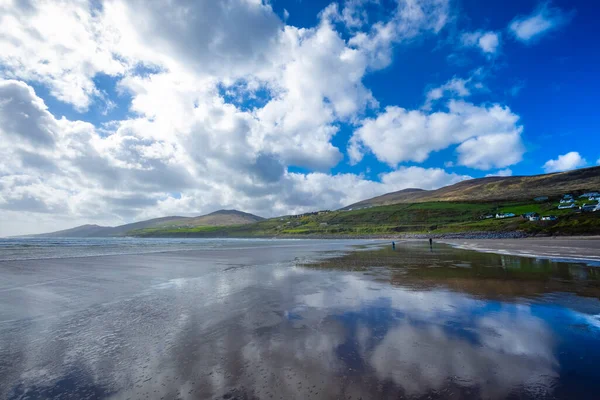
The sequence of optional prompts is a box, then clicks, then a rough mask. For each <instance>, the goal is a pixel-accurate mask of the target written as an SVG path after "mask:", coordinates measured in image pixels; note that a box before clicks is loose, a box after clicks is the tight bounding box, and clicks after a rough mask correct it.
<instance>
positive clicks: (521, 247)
mask: <svg viewBox="0 0 600 400" xmlns="http://www.w3.org/2000/svg"><path fill="white" fill-rule="evenodd" d="M439 243H444V244H447V245H449V246H452V247H455V248H460V249H465V250H473V251H478V252H482V253H495V254H502V255H511V256H519V257H529V258H542V259H550V260H555V261H563V262H569V261H571V262H586V263H593V264H594V265H598V266H600V237H598V236H580V237H557V236H555V237H552V238H539V237H538V238H536V237H528V238H521V239H469V240H465V239H442V240H439Z"/></svg>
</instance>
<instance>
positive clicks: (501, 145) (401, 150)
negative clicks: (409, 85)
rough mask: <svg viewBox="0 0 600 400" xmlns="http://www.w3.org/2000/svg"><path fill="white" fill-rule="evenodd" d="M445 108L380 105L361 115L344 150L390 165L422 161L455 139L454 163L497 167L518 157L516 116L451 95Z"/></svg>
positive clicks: (521, 150)
mask: <svg viewBox="0 0 600 400" xmlns="http://www.w3.org/2000/svg"><path fill="white" fill-rule="evenodd" d="M447 106H448V110H447V111H439V112H433V113H427V112H424V111H421V110H406V109H404V108H400V107H394V106H390V107H386V109H385V111H384V112H382V113H380V114H379V115H378V116H377V117H376V118H367V119H365V120H364V121H363V122H362V124H361V126H360V127H359V128H358V129H357V130H356V131H355V132H354V135H353V136H352V139H351V141H350V149H349V154H350V156H351V157H352V160H353V161H354V162H358V161H360V159H361V158H362V156H363V154H364V152H365V151H370V152H372V153H373V154H374V155H375V156H376V157H377V159H378V160H380V161H382V162H385V163H387V164H389V165H390V166H395V165H397V164H398V163H400V162H404V161H415V162H423V161H425V160H426V159H427V158H428V157H429V154H430V153H431V152H433V151H438V150H441V149H445V148H447V147H448V146H450V145H453V144H459V146H458V148H457V152H458V155H459V157H458V164H459V165H464V166H468V167H472V168H478V169H484V170H485V169H490V168H503V167H506V166H509V165H512V164H515V163H517V162H519V161H520V160H521V158H522V155H523V153H524V147H523V144H522V141H521V132H522V130H523V128H522V126H520V125H519V124H518V120H519V117H518V116H517V115H516V114H514V113H512V112H511V110H510V109H509V108H508V107H501V106H500V105H497V104H496V105H492V106H475V105H473V104H471V103H467V102H464V101H456V100H451V101H450V102H449V103H448V105H447Z"/></svg>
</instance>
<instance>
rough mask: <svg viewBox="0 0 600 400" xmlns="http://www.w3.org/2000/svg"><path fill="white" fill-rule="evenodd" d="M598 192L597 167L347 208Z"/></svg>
mask: <svg viewBox="0 0 600 400" xmlns="http://www.w3.org/2000/svg"><path fill="white" fill-rule="evenodd" d="M586 190H600V167H593V168H584V169H578V170H574V171H568V172H559V173H555V174H545V175H535V176H509V177H489V178H479V179H470V180H468V181H462V182H459V183H457V184H454V185H451V186H446V187H443V188H440V189H437V190H421V189H405V190H400V191H398V192H393V193H388V194H384V195H383V196H378V197H374V198H372V199H368V200H363V201H360V202H358V203H355V204H351V205H349V206H347V207H344V209H345V210H347V209H350V208H352V209H356V208H364V207H373V206H382V205H389V204H398V203H424V202H432V201H463V202H465V201H466V202H481V201H527V200H531V199H533V198H534V197H538V196H549V197H554V196H560V195H562V194H565V193H571V192H575V193H578V192H583V191H586Z"/></svg>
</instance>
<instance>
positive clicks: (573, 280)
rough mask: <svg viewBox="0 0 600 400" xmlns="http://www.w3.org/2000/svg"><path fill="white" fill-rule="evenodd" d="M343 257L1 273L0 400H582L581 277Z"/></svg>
mask: <svg viewBox="0 0 600 400" xmlns="http://www.w3.org/2000/svg"><path fill="white" fill-rule="evenodd" d="M350 244H357V243H352V242H339V241H338V242H326V241H319V242H312V241H311V242H301V243H298V242H297V241H294V242H285V241H276V242H269V241H258V242H253V244H252V245H249V246H239V245H235V246H234V245H231V243H230V242H228V243H227V244H224V245H222V247H224V248H219V246H212V247H210V248H206V249H202V248H201V246H200V247H199V248H197V249H195V250H190V251H178V252H164V253H150V254H135V255H113V256H102V257H83V258H64V259H61V258H46V259H41V260H27V261H26V260H20V261H3V262H0V398H8V399H20V398H30V399H36V398H40V399H41V398H44V399H46V398H61V397H62V398H69V397H70V398H115V399H127V398H132V399H133V398H157V399H160V398H164V399H174V398H209V399H212V398H239V399H255V398H257V399H270V398H275V399H329V398H348V399H349V398H352V399H359V398H363V399H387V398H394V399H397V398H418V399H421V398H422V399H426V398H434V399H436V398H440V399H441V398H488V399H504V398H515V399H517V398H518V399H524V398H525V399H528V398H531V399H538V398H560V399H575V398H577V399H595V398H598V393H600V371H599V368H598V366H599V365H600V301H599V298H600V269H598V268H597V267H592V266H587V265H584V264H568V263H556V262H552V261H548V260H535V259H532V258H521V257H511V256H499V255H494V254H483V253H475V252H471V251H465V250H457V249H452V248H450V247H447V246H442V245H436V246H434V249H433V251H430V249H429V247H428V246H427V245H426V244H425V245H422V244H420V243H416V244H415V243H410V244H400V243H399V244H398V245H397V249H396V251H395V252H394V251H392V250H391V249H389V248H386V249H384V250H377V249H369V248H366V249H365V247H364V246H361V249H360V251H358V252H354V253H350V254H348V255H343V253H342V252H345V251H347V250H348V245H350ZM236 246H237V247H236ZM324 257H328V258H324Z"/></svg>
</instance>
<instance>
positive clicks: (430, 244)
mask: <svg viewBox="0 0 600 400" xmlns="http://www.w3.org/2000/svg"><path fill="white" fill-rule="evenodd" d="M429 247H430V248H431V247H433V239H432V238H429Z"/></svg>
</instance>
